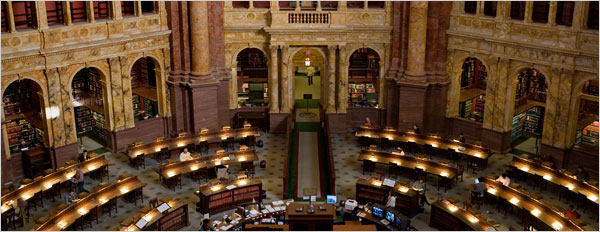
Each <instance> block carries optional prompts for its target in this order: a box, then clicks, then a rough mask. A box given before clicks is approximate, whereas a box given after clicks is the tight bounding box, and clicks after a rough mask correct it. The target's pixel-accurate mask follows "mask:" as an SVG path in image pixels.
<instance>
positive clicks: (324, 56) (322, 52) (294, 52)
mask: <svg viewBox="0 0 600 232" xmlns="http://www.w3.org/2000/svg"><path fill="white" fill-rule="evenodd" d="M288 49H289V50H288V57H287V58H285V57H282V59H284V58H285V59H288V78H290V81H289V82H288V86H289V91H290V93H291V94H289V96H290V97H289V99H287V100H288V101H291V102H289V106H290V108H292V107H293V106H294V101H295V94H296V85H295V76H294V68H295V67H296V65H295V64H294V57H295V56H296V55H297V54H299V53H300V52H301V51H303V50H313V51H316V52H318V55H319V56H321V58H322V59H323V67H320V68H321V69H320V70H319V72H321V78H323V75H324V73H325V71H326V70H325V69H326V67H327V62H328V61H327V52H326V51H325V50H324V49H323V47H319V46H299V47H289V48H288ZM315 84H318V85H319V89H320V94H321V97H320V98H319V100H320V101H321V103H322V104H323V101H324V99H325V98H324V97H323V94H324V93H323V89H324V88H323V86H322V85H321V83H315ZM323 105H324V104H323Z"/></svg>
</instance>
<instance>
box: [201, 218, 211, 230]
mask: <svg viewBox="0 0 600 232" xmlns="http://www.w3.org/2000/svg"><path fill="white" fill-rule="evenodd" d="M209 222H210V221H209V220H208V219H204V220H202V222H200V231H209V230H210V227H209V226H208V223H209Z"/></svg>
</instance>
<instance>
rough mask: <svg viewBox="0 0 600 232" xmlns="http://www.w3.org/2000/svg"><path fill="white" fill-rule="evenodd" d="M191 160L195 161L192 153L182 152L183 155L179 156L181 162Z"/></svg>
mask: <svg viewBox="0 0 600 232" xmlns="http://www.w3.org/2000/svg"><path fill="white" fill-rule="evenodd" d="M191 159H194V157H192V154H191V153H190V152H187V153H185V152H181V154H179V161H181V162H183V161H186V160H191Z"/></svg>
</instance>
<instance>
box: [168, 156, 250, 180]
mask: <svg viewBox="0 0 600 232" xmlns="http://www.w3.org/2000/svg"><path fill="white" fill-rule="evenodd" d="M257 160H258V156H257V155H256V151H255V150H246V151H237V152H230V153H222V154H217V155H212V156H204V157H202V156H200V157H199V158H195V159H191V160H186V161H183V162H177V163H173V164H168V165H166V166H163V167H160V169H158V170H157V172H158V174H159V175H160V176H161V180H163V181H165V180H168V179H169V178H172V177H175V176H179V175H182V174H187V173H192V172H197V171H199V170H201V169H204V168H212V167H217V166H221V165H229V164H234V163H241V164H242V169H244V167H243V166H244V165H245V164H248V163H254V161H257Z"/></svg>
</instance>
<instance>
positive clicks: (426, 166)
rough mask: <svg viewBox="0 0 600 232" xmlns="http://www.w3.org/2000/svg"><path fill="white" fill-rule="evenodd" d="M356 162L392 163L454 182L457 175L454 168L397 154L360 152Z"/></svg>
mask: <svg viewBox="0 0 600 232" xmlns="http://www.w3.org/2000/svg"><path fill="white" fill-rule="evenodd" d="M358 160H359V161H363V160H370V161H371V162H375V163H381V164H390V163H394V164H396V165H398V166H399V167H403V168H407V169H415V168H418V169H422V170H423V171H425V172H427V173H430V174H433V175H436V176H440V177H444V178H448V179H451V180H454V179H455V178H456V174H457V170H456V168H454V167H452V166H450V165H446V164H441V163H438V162H435V161H432V160H429V159H421V158H417V157H413V156H407V155H401V154H398V153H389V152H380V151H371V150H361V151H360V155H359V156H358Z"/></svg>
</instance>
